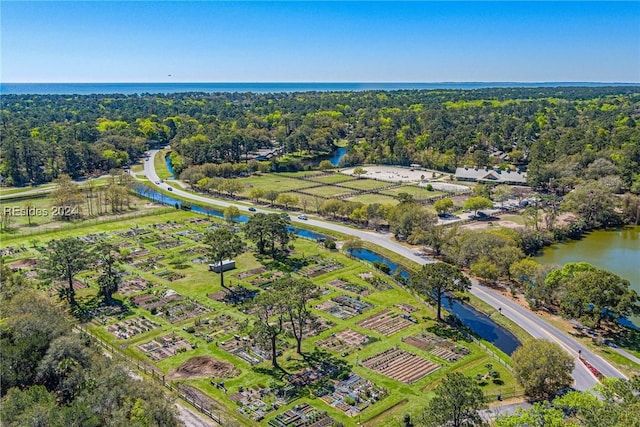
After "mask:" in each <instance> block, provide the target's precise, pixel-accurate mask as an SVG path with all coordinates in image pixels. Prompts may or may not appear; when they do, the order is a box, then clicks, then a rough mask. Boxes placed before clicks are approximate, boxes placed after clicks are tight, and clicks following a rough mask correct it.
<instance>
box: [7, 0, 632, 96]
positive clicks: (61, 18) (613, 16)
mask: <svg viewBox="0 0 640 427" xmlns="http://www.w3.org/2000/svg"><path fill="white" fill-rule="evenodd" d="M1 8H2V14H1V16H0V19H1V24H2V25H1V30H0V31H1V35H2V38H1V43H2V45H1V53H0V55H1V59H2V64H1V67H0V81H1V82H3V83H6V84H15V83H24V84H30V83H89V84H90V83H167V84H171V83H215V82H219V83H354V82H357V83H430V82H431V83H482V82H487V83H489V82H490V83H544V82H551V83H556V82H560V83H562V82H566V83H569V82H571V83H575V82H584V83H638V82H640V54H637V53H638V52H640V25H639V24H640V2H590V1H588V2H575V1H574V2H507V1H501V2H482V1H477V2H457V1H455V2H338V1H336V2H333V1H331V2H208V1H200V2H190V1H155V2H142V1H124V2H123V1H111V2H103V1H89V2H88V1H74V2H59V1H45V2H23V1H3V2H2V5H1ZM634 53H635V54H634Z"/></svg>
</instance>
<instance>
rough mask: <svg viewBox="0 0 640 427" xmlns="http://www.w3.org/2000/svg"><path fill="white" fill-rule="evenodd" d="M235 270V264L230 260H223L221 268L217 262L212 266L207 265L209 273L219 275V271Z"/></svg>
mask: <svg viewBox="0 0 640 427" xmlns="http://www.w3.org/2000/svg"><path fill="white" fill-rule="evenodd" d="M234 268H236V262H235V261H234V260H232V259H225V260H223V261H222V267H221V266H220V263H219V262H216V263H214V264H209V271H213V272H214V273H220V272H221V271H229V270H233V269H234Z"/></svg>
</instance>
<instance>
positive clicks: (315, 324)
mask: <svg viewBox="0 0 640 427" xmlns="http://www.w3.org/2000/svg"><path fill="white" fill-rule="evenodd" d="M284 327H285V328H286V330H287V331H289V332H291V331H293V328H292V327H291V322H289V321H287V322H285V325H284ZM296 327H297V325H296ZM331 327H333V323H332V322H331V321H329V320H326V319H324V318H322V317H318V316H313V317H312V318H311V319H308V320H307V321H306V322H305V324H304V326H303V327H302V339H307V338H309V337H315V336H316V335H318V334H319V333H320V332H322V331H326V330H327V329H330V328H331Z"/></svg>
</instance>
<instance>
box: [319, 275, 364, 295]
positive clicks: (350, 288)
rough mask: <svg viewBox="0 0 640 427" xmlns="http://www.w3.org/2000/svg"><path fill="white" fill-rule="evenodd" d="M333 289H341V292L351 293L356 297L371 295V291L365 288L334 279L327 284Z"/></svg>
mask: <svg viewBox="0 0 640 427" xmlns="http://www.w3.org/2000/svg"><path fill="white" fill-rule="evenodd" d="M327 284H328V285H331V286H333V287H335V288H338V289H342V290H343V291H347V292H351V293H354V294H356V295H361V296H367V295H369V294H370V293H371V289H369V288H368V287H366V286H362V285H358V284H356V283H351V282H349V281H347V280H344V279H336V280H332V281H330V282H328V283H327Z"/></svg>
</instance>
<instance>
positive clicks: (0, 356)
mask: <svg viewBox="0 0 640 427" xmlns="http://www.w3.org/2000/svg"><path fill="white" fill-rule="evenodd" d="M0 268H1V269H2V271H1V274H0V280H1V286H2V287H1V289H0V297H1V298H2V322H1V323H0V324H1V326H0V382H1V384H2V388H1V389H0V391H1V393H2V404H1V405H0V408H1V409H0V418H1V419H2V424H3V425H6V426H25V425H50V426H80V425H82V426H118V425H131V426H174V425H178V424H179V423H178V422H177V420H176V418H175V408H174V406H173V403H172V402H171V400H170V399H168V398H167V396H165V395H164V394H163V393H162V391H161V390H158V389H157V387H152V386H150V385H149V384H147V383H145V382H143V381H137V380H134V379H132V378H131V376H130V373H129V370H128V369H127V368H126V367H124V366H121V365H119V364H116V363H114V362H113V361H112V360H111V359H108V358H107V357H105V356H104V355H103V354H102V352H101V351H100V350H99V349H98V348H97V347H95V346H94V345H93V344H92V342H91V341H90V340H89V339H88V337H87V336H84V335H83V334H78V333H74V332H73V331H72V326H73V324H72V322H71V321H70V320H69V319H67V318H66V316H65V315H64V313H63V312H62V311H61V310H60V309H59V307H57V306H56V305H54V304H53V303H52V302H51V300H50V299H49V298H47V297H46V296H44V295H42V294H41V293H40V292H39V291H37V290H35V287H33V286H32V285H31V284H30V283H29V282H28V281H27V280H26V279H25V278H24V277H23V276H21V275H19V274H14V273H12V272H11V271H10V270H9V269H8V268H6V267H5V266H4V265H2V266H1V267H0Z"/></svg>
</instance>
